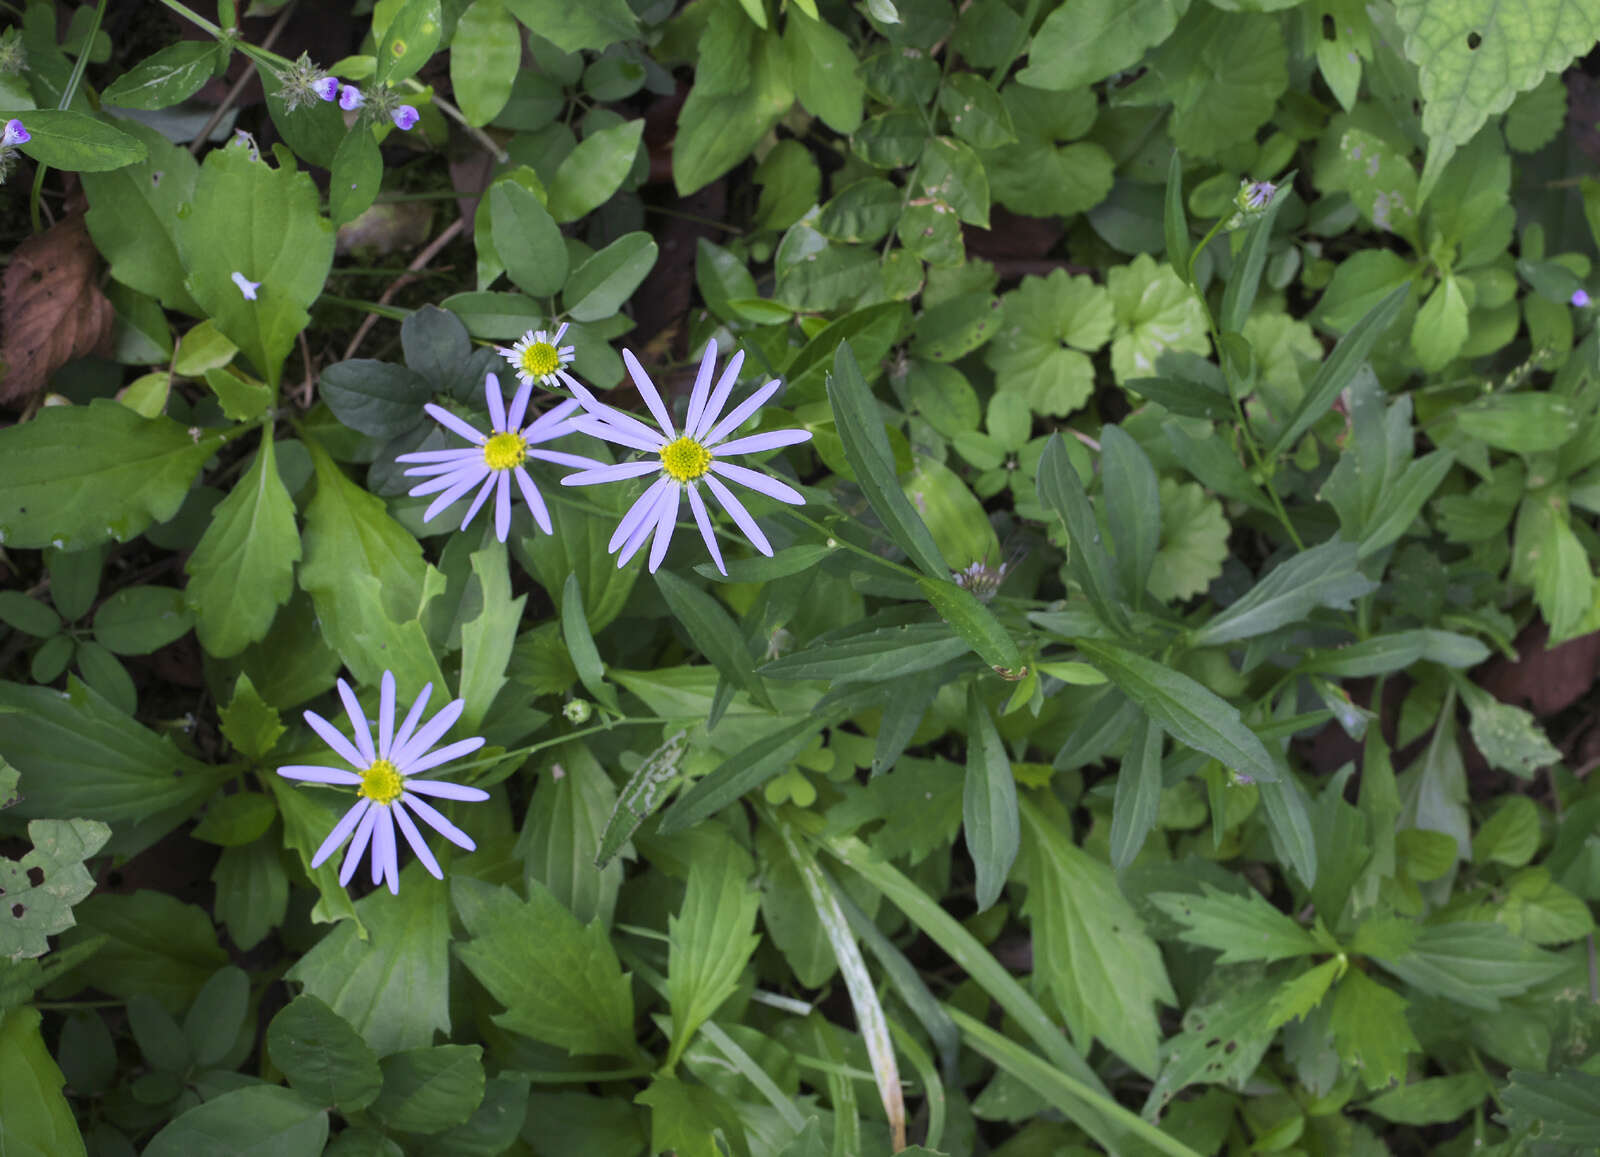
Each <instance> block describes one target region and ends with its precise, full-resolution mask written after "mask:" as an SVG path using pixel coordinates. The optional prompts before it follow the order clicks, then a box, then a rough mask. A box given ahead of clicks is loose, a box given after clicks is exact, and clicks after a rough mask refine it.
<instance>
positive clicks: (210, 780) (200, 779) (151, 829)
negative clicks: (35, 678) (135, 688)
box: [0, 677, 229, 854]
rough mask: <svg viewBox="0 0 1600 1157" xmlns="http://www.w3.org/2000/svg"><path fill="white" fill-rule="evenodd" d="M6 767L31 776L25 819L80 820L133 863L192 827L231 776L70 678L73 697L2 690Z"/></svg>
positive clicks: (19, 811) (22, 809) (1, 750)
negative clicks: (108, 834)
mask: <svg viewBox="0 0 1600 1157" xmlns="http://www.w3.org/2000/svg"><path fill="white" fill-rule="evenodd" d="M0 757H3V758H4V759H5V760H6V761H7V762H9V763H11V764H12V765H13V766H14V767H16V768H17V770H19V771H20V772H21V773H22V781H23V783H24V784H26V785H27V786H26V793H25V795H24V797H23V799H22V800H21V801H20V802H19V803H17V804H15V805H14V806H13V807H12V809H11V814H12V815H15V816H17V817H19V818H21V819H43V818H49V817H52V816H75V817H81V818H83V819H91V820H101V821H103V822H105V823H108V824H111V825H112V826H113V827H114V829H115V835H114V837H113V839H112V842H111V845H110V849H109V850H111V851H113V852H120V853H123V854H131V853H132V852H134V851H137V850H139V849H140V848H143V847H145V846H146V845H147V844H149V843H151V842H153V841H154V840H155V839H157V838H159V837H160V836H162V835H164V834H165V833H166V832H168V831H170V830H171V829H172V828H174V827H176V826H177V825H178V824H179V823H181V822H183V820H185V819H187V818H188V817H189V816H190V815H191V814H193V812H194V811H195V809H196V808H198V807H199V806H200V804H201V803H202V802H203V801H204V800H205V799H206V797H208V796H209V795H210V794H211V792H212V791H213V790H214V789H215V788H216V786H217V784H218V783H219V782H220V781H221V780H222V779H224V778H226V777H227V775H228V774H229V773H228V771H227V769H225V768H220V767H212V766H210V765H208V764H204V763H201V762H200V761H199V760H196V759H192V758H190V757H189V756H187V755H184V754H182V753H181V752H180V751H179V750H178V748H177V747H176V746H175V745H174V744H173V742H172V740H171V739H169V738H168V737H167V736H165V735H157V734H156V733H155V732H152V731H149V730H146V729H145V728H144V727H142V726H141V725H140V724H138V723H135V722H134V721H133V720H132V719H131V718H129V717H128V716H127V715H125V714H124V713H123V712H121V711H119V710H117V708H115V707H113V706H112V705H111V704H110V703H109V702H107V701H106V700H105V699H104V698H102V697H101V696H100V695H98V694H96V693H95V692H94V691H92V690H90V689H89V688H88V687H85V686H84V685H83V684H82V683H79V682H78V681H77V680H76V679H74V678H71V677H69V678H68V680H67V691H66V694H62V693H61V692H60V691H55V690H52V689H50V688H47V687H30V686H23V685H21V684H17V683H0Z"/></svg>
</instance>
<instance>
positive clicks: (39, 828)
mask: <svg viewBox="0 0 1600 1157" xmlns="http://www.w3.org/2000/svg"><path fill="white" fill-rule="evenodd" d="M110 838H111V829H110V828H108V827H106V825H105V824H103V823H99V822H97V821H95V820H34V821H33V822H32V823H30V824H29V825H28V839H29V840H30V841H31V842H32V844H33V850H32V851H30V852H28V853H27V854H26V855H24V856H23V857H22V858H21V859H19V860H10V859H6V858H4V857H0V892H3V893H4V895H5V898H6V902H5V906H4V907H3V908H0V956H3V957H7V958H9V959H11V960H21V959H23V958H25V957H33V956H43V955H44V954H45V953H46V952H47V951H49V948H50V944H49V941H48V940H47V939H46V937H48V936H54V935H55V934H56V933H58V932H65V931H66V930H67V929H68V928H71V927H72V925H73V923H74V920H73V916H72V906H73V905H74V904H76V903H77V902H78V901H79V900H82V899H84V898H85V897H86V896H88V895H89V893H90V892H92V891H94V878H93V877H92V876H90V875H89V872H88V869H86V868H85V867H84V866H83V862H84V861H85V860H87V859H88V858H89V857H90V856H92V855H94V854H95V853H96V852H98V851H99V850H100V849H101V848H102V847H104V846H105V842H106V841H107V840H108V839H110ZM35 872H37V873H39V875H40V877H41V878H40V879H39V882H38V883H34V882H33V873H35Z"/></svg>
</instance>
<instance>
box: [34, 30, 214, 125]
mask: <svg viewBox="0 0 1600 1157" xmlns="http://www.w3.org/2000/svg"><path fill="white" fill-rule="evenodd" d="M217 50H218V45H217V43H216V42H215V41H210V40H180V41H178V42H177V43H176V44H169V45H167V47H165V48H163V49H162V50H161V51H160V52H157V53H156V54H155V55H153V56H147V57H145V58H144V59H143V60H141V61H140V62H139V63H138V64H136V65H134V66H133V67H132V68H130V69H129V70H128V71H127V72H125V73H123V74H122V75H121V76H119V77H117V79H116V80H114V81H112V82H111V83H110V84H109V85H107V86H106V87H105V89H104V90H103V91H102V92H101V93H100V99H101V100H102V101H104V102H105V103H106V104H109V105H115V106H117V107H118V108H139V109H158V108H168V107H170V106H171V105H175V104H177V103H178V102H179V101H183V100H187V99H189V97H191V96H193V95H194V94H195V93H197V92H199V91H200V86H201V85H203V84H205V82H206V81H208V80H210V79H211V73H212V70H213V69H214V68H215V67H216V64H217ZM30 123H31V118H30Z"/></svg>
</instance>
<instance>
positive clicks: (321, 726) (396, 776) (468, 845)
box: [278, 671, 489, 895]
mask: <svg viewBox="0 0 1600 1157" xmlns="http://www.w3.org/2000/svg"><path fill="white" fill-rule="evenodd" d="M432 692H433V684H432V683H430V684H428V685H427V686H426V687H424V688H423V689H422V694H420V695H418V696H417V699H416V702H415V703H413V704H412V705H411V710H410V711H409V712H408V713H407V714H406V717H405V721H404V722H402V723H401V724H400V729H399V730H398V731H396V730H395V726H394V706H395V703H394V698H395V686H394V675H393V673H392V672H389V671H385V672H384V673H383V683H382V686H381V689H380V691H379V705H378V741H377V743H376V745H374V743H373V741H372V731H371V729H370V728H369V727H368V725H367V717H366V713H365V712H363V711H362V710H361V704H360V703H358V702H357V701H356V696H355V692H353V691H352V690H351V689H350V685H349V684H348V683H346V682H345V681H344V680H343V679H340V680H339V698H340V699H342V700H343V701H344V709H345V713H346V714H347V715H348V716H349V717H350V724H351V727H352V728H353V729H354V742H351V740H349V739H346V738H345V737H344V735H343V734H342V733H341V732H340V731H339V729H338V728H336V727H334V726H333V724H331V723H329V722H328V721H327V720H326V719H324V718H323V717H322V716H320V715H318V714H317V713H316V712H314V711H307V712H306V713H305V720H306V722H307V723H308V724H310V725H311V729H312V730H313V731H315V732H316V733H317V734H318V735H319V736H321V738H322V740H323V742H324V743H326V744H327V745H328V746H329V747H331V748H332V749H333V750H334V752H335V754H337V755H338V756H339V758H340V759H342V760H344V761H345V762H346V763H348V764H349V765H350V766H351V767H353V768H355V769H356V770H355V771H345V770H344V769H343V768H338V767H320V766H315V765H303V764H291V765H289V766H287V767H280V768H278V774H279V775H281V776H283V777H284V778H285V779H299V780H305V781H307V782H309V783H331V784H339V785H343V786H348V787H354V788H356V795H357V797H358V798H357V800H356V803H355V806H353V807H352V808H351V809H350V810H349V811H347V812H346V813H345V814H344V818H343V819H341V820H340V821H339V822H338V823H337V824H335V825H334V828H333V830H332V831H331V832H329V833H328V838H327V839H325V840H323V841H322V846H321V847H319V848H318V849H317V851H316V854H315V855H314V856H312V857H311V866H312V867H313V868H319V867H321V866H322V864H323V863H324V861H326V860H327V859H328V857H329V856H331V855H333V853H334V852H336V851H338V850H339V848H340V847H341V846H342V845H343V844H344V842H345V841H346V840H348V839H350V836H351V833H354V834H355V839H354V840H353V841H352V842H351V844H350V850H349V851H348V852H346V853H345V857H344V864H343V865H342V866H341V867H340V869H339V883H340V884H347V883H349V882H350V877H351V876H353V875H354V874H355V870H356V865H357V864H358V863H360V861H361V855H362V853H363V852H365V851H366V850H367V848H368V847H371V849H372V857H371V859H372V882H373V883H374V884H377V883H380V882H387V883H388V885H389V891H390V892H393V893H394V894H396V895H399V893H400V865H399V858H398V856H397V855H396V845H395V838H394V830H395V827H396V826H398V827H399V828H400V831H401V832H402V833H404V835H405V837H406V842H407V843H408V844H410V845H411V850H412V851H413V852H415V853H416V855H417V859H418V860H420V861H422V866H423V867H425V868H426V869H428V871H429V873H430V874H432V875H433V877H434V878H435V879H439V880H442V879H444V873H443V872H442V871H440V870H439V861H438V860H437V859H435V858H434V855H433V853H432V852H431V851H429V850H428V845H427V843H426V842H424V840H423V838H422V833H421V832H420V831H418V830H417V825H416V823H415V822H414V821H413V820H412V818H411V813H413V812H414V813H415V814H416V817H417V819H420V820H422V821H424V822H425V823H427V824H428V826H429V827H431V828H433V830H434V831H436V832H438V833H439V834H440V835H442V836H444V838H445V839H447V840H449V841H450V842H451V843H453V844H455V845H456V846H457V847H459V848H464V849H466V850H467V851H469V852H470V851H472V850H473V849H474V848H476V847H477V845H476V844H475V843H473V841H472V837H471V836H469V835H467V833H466V832H464V831H462V830H461V829H460V828H458V827H456V826H455V824H453V823H451V822H450V821H449V820H447V819H445V817H444V816H443V815H441V814H440V813H439V811H438V809H436V808H435V807H434V806H433V805H432V804H430V803H428V802H427V801H426V800H425V799H423V798H422V797H423V796H433V797H434V798H436V799H459V800H485V799H488V798H489V793H488V792H486V791H484V790H482V789H481V788H476V787H463V786H462V785H461V784H457V783H446V782H444V781H442V780H436V779H412V778H410V777H411V776H414V775H416V774H417V773H418V772H423V771H429V770H431V769H433V768H435V767H438V766H440V765H441V764H444V763H448V762H449V761H450V760H452V759H457V758H459V757H460V756H463V755H466V754H468V753H469V752H473V751H476V750H478V748H480V747H482V746H483V739H482V738H480V737H474V738H472V739H463V740H461V741H459V742H457V743H452V744H450V745H448V746H446V747H441V748H440V749H439V750H438V751H434V752H431V753H430V752H429V750H428V749H429V748H431V747H432V746H433V745H434V743H436V742H437V741H438V740H439V739H440V738H442V737H443V735H444V733H445V732H446V731H449V730H450V727H451V725H452V724H454V723H455V721H456V720H457V719H459V718H460V717H461V712H462V710H463V708H464V707H465V704H466V701H465V700H463V699H457V700H455V701H453V702H452V703H449V704H448V705H446V707H445V708H444V710H443V711H440V712H439V714H437V715H435V716H434V717H433V718H432V719H430V720H429V721H428V722H427V723H425V724H423V725H422V726H421V727H420V728H419V727H418V726H417V724H418V722H419V721H420V720H421V718H422V712H423V709H424V708H426V707H427V705H428V696H429V695H430V694H432Z"/></svg>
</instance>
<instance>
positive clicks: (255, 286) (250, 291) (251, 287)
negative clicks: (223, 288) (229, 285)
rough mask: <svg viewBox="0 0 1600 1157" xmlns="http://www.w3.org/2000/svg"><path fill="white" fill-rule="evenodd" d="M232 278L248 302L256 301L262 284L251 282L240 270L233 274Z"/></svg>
mask: <svg viewBox="0 0 1600 1157" xmlns="http://www.w3.org/2000/svg"><path fill="white" fill-rule="evenodd" d="M232 277H233V283H234V284H235V285H237V286H238V287H239V292H240V293H242V294H244V299H245V300H246V301H254V300H255V299H256V293H257V291H258V290H260V288H261V282H259V281H251V280H250V279H249V278H248V277H246V276H245V275H244V274H242V273H240V272H239V271H238V270H235V271H234V272H233V275H232Z"/></svg>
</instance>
